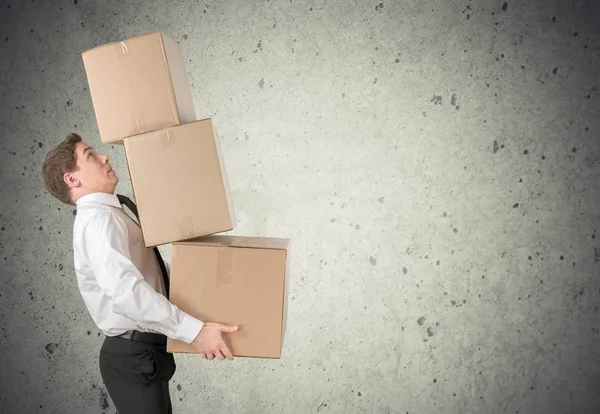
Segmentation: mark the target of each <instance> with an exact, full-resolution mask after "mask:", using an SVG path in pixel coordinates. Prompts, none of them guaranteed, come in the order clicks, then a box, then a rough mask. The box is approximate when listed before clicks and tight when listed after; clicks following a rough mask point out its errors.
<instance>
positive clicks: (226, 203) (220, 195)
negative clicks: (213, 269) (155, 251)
mask: <svg viewBox="0 0 600 414" xmlns="http://www.w3.org/2000/svg"><path fill="white" fill-rule="evenodd" d="M125 154H126V157H127V163H128V164H129V174H130V177H131V184H132V187H133V192H134V195H135V199H136V202H137V204H138V213H139V216H140V224H141V227H142V232H143V235H144V241H145V243H146V246H148V247H149V246H156V245H160V244H165V243H171V242H174V241H180V240H187V239H191V238H194V237H199V236H204V235H207V234H213V233H220V232H224V231H229V230H232V229H233V228H234V227H235V224H236V218H235V211H234V208H233V203H232V198H231V194H230V191H229V182H228V179H227V172H226V169H225V165H224V163H223V161H224V160H223V156H222V154H221V146H220V143H219V139H218V137H217V135H216V131H215V129H214V127H213V124H212V121H211V120H210V119H205V120H201V121H196V122H191V123H188V124H184V125H179V126H176V127H172V128H167V129H162V130H160V131H154V132H150V133H147V134H141V135H136V136H134V137H129V138H127V139H125Z"/></svg>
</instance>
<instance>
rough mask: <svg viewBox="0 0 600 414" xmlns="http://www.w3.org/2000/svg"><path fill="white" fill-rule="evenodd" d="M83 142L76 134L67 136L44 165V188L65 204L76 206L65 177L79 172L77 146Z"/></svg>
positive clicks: (46, 159) (53, 149) (49, 154)
mask: <svg viewBox="0 0 600 414" xmlns="http://www.w3.org/2000/svg"><path fill="white" fill-rule="evenodd" d="M81 141H82V139H81V137H80V136H79V135H77V134H75V133H71V134H69V135H67V137H66V138H65V139H64V140H63V141H62V142H61V143H60V144H58V145H57V146H56V147H54V148H52V149H51V150H50V151H48V153H47V154H46V158H45V159H44V164H43V165H42V178H43V180H44V187H46V190H48V192H49V193H50V194H52V195H53V196H54V197H56V198H58V199H59V200H60V201H62V202H63V203H65V204H75V203H73V200H71V188H70V187H69V186H68V184H67V183H66V182H65V180H64V179H63V176H64V175H65V174H66V173H68V172H73V171H76V170H77V155H76V154H75V145H76V144H77V143H78V142H81Z"/></svg>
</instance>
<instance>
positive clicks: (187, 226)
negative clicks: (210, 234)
mask: <svg viewBox="0 0 600 414" xmlns="http://www.w3.org/2000/svg"><path fill="white" fill-rule="evenodd" d="M177 230H178V231H179V238H180V239H182V240H185V239H190V238H192V237H194V219H193V218H192V216H185V217H182V218H180V219H179V220H177Z"/></svg>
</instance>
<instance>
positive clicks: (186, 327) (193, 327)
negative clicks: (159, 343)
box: [173, 313, 204, 344]
mask: <svg viewBox="0 0 600 414" xmlns="http://www.w3.org/2000/svg"><path fill="white" fill-rule="evenodd" d="M203 326H204V322H202V321H201V320H199V319H196V318H194V317H193V316H191V315H188V314H187V313H184V314H183V319H182V320H181V324H180V325H179V327H178V328H177V331H176V332H175V336H174V337H173V339H177V340H180V341H183V342H185V343H188V344H191V343H192V342H194V339H196V337H197V336H198V332H200V329H202V327H203Z"/></svg>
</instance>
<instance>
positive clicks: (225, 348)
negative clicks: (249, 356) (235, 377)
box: [221, 345, 233, 361]
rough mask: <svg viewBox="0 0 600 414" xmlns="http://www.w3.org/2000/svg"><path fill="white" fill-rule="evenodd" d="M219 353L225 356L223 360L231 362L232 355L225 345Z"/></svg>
mask: <svg viewBox="0 0 600 414" xmlns="http://www.w3.org/2000/svg"><path fill="white" fill-rule="evenodd" d="M221 352H222V353H223V355H225V358H227V359H229V360H230V361H233V354H232V353H231V351H230V350H229V348H227V347H226V346H225V345H223V346H222V347H221Z"/></svg>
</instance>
